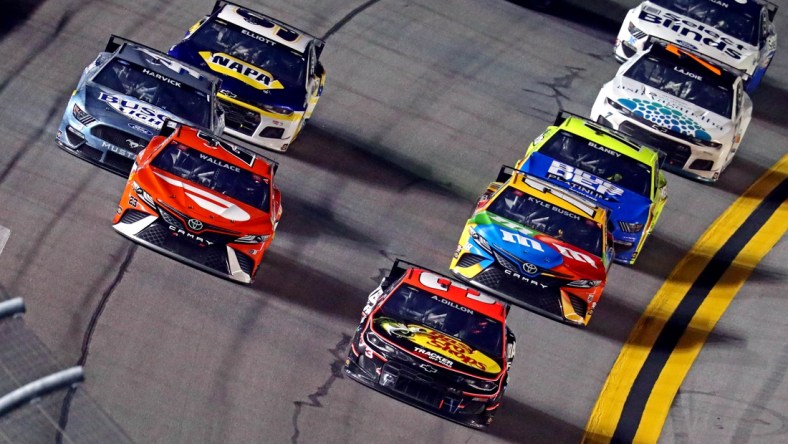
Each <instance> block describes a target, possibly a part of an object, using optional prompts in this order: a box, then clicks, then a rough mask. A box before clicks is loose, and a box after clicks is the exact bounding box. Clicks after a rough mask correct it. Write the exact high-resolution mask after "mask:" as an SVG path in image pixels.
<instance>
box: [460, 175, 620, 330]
mask: <svg viewBox="0 0 788 444" xmlns="http://www.w3.org/2000/svg"><path fill="white" fill-rule="evenodd" d="M607 226H608V210H607V209H606V208H604V207H601V206H599V205H597V204H596V203H594V202H593V201H591V200H588V199H586V198H585V197H583V196H581V195H579V194H577V193H575V192H574V191H571V190H569V189H567V188H565V187H563V186H557V185H554V184H552V183H550V182H548V181H546V180H543V179H539V178H537V177H535V176H531V175H528V174H525V173H523V172H521V171H517V170H515V169H513V168H511V167H507V166H504V167H502V168H501V171H500V173H499V174H498V178H497V179H496V181H495V182H493V183H491V184H490V185H489V186H488V188H487V190H486V191H485V192H484V194H482V196H481V197H480V198H479V200H478V202H477V204H476V209H475V210H474V212H473V214H472V215H471V218H470V219H468V221H467V222H466V223H465V228H464V229H463V231H462V235H461V236H460V241H459V243H458V245H457V250H456V251H455V253H454V257H453V259H452V261H451V264H450V265H449V268H450V269H451V271H452V273H454V275H455V276H457V277H458V278H460V279H462V280H463V281H466V282H469V283H470V284H472V285H474V286H475V287H477V288H479V289H480V290H482V291H485V292H487V293H490V294H492V295H493V296H497V297H499V298H501V299H503V300H505V301H507V302H511V303H513V304H516V305H519V306H521V307H524V308H527V309H530V310H532V311H534V312H537V313H539V314H542V315H544V316H547V317H550V318H553V319H557V320H559V321H562V322H566V323H568V324H573V325H576V326H586V325H588V322H589V321H590V319H591V315H592V314H593V313H594V309H595V308H596V305H597V303H598V302H599V298H600V296H601V295H602V291H603V290H604V288H605V283H606V281H607V271H608V268H609V267H610V264H611V262H612V258H613V238H612V236H611V235H610V233H609V232H608V228H607Z"/></svg>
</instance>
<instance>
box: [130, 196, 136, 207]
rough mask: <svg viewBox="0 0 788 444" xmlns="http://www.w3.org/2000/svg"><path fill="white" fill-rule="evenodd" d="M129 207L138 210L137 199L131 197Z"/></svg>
mask: <svg viewBox="0 0 788 444" xmlns="http://www.w3.org/2000/svg"><path fill="white" fill-rule="evenodd" d="M129 206H131V207H134V208H137V199H136V198H135V197H134V196H129Z"/></svg>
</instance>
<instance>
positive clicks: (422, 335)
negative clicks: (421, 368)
mask: <svg viewBox="0 0 788 444" xmlns="http://www.w3.org/2000/svg"><path fill="white" fill-rule="evenodd" d="M372 329H373V331H374V332H375V333H376V334H377V335H378V336H380V337H381V338H383V339H384V340H386V341H387V342H390V343H391V344H394V345H395V346H397V347H398V348H399V349H401V350H404V351H405V352H407V353H408V354H409V355H411V356H413V357H415V358H417V359H419V360H421V361H424V362H425V363H429V364H431V365H437V366H439V367H442V368H445V369H449V370H452V371H455V372H462V373H466V374H469V375H471V376H475V377H480V378H485V379H495V378H497V377H498V375H500V374H501V372H502V371H503V368H504V366H503V358H502V357H497V358H494V357H491V356H487V355H486V354H484V353H482V352H481V351H479V350H474V349H473V348H471V347H470V346H469V345H467V344H465V343H464V342H462V341H461V340H459V339H458V338H456V337H454V336H450V335H447V334H445V333H442V332H440V331H437V330H434V329H432V328H429V327H427V326H425V325H422V324H419V323H415V322H402V321H399V320H396V319H392V318H389V317H385V316H376V317H375V318H374V319H373V321H372Z"/></svg>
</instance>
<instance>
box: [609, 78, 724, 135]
mask: <svg viewBox="0 0 788 444" xmlns="http://www.w3.org/2000/svg"><path fill="white" fill-rule="evenodd" d="M610 85H611V88H610V91H609V95H608V97H609V98H610V99H611V100H615V101H616V102H618V103H620V104H621V105H622V106H624V107H626V108H628V109H629V110H631V111H632V112H633V113H634V114H635V115H636V116H638V117H640V118H642V119H645V120H647V121H648V122H651V123H653V124H655V125H656V126H657V128H655V129H657V130H659V128H660V127H661V128H665V129H667V130H668V131H672V132H676V133H679V134H683V135H685V136H689V137H695V138H698V139H701V140H707V141H712V140H713V141H724V140H725V139H726V138H729V137H730V134H731V133H732V131H733V122H732V121H731V119H729V118H727V117H724V116H721V115H719V114H715V113H713V112H711V111H707V110H705V109H703V108H701V107H699V106H697V105H694V104H692V103H690V102H688V101H686V100H682V99H679V98H677V97H675V96H673V95H671V94H668V93H666V92H663V91H660V90H658V89H656V88H652V87H650V86H647V85H645V84H643V83H640V82H637V81H635V80H633V79H630V78H629V77H624V76H619V77H616V78H615V79H614V80H613V82H611V84H610Z"/></svg>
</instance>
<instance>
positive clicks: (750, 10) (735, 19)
mask: <svg viewBox="0 0 788 444" xmlns="http://www.w3.org/2000/svg"><path fill="white" fill-rule="evenodd" d="M776 13H777V5H775V4H774V3H770V2H768V1H762V0H649V1H645V2H643V3H641V4H640V5H638V6H637V7H635V8H633V9H631V10H630V11H629V12H628V13H627V16H626V18H624V22H623V23H622V24H621V30H619V32H618V37H617V38H616V46H615V55H616V58H617V59H618V60H619V61H622V62H623V61H626V60H628V59H629V58H630V57H632V56H633V55H635V53H637V52H638V51H642V50H643V49H646V48H648V46H649V45H650V44H651V42H650V37H656V38H659V39H662V40H666V41H669V42H673V43H676V44H677V45H679V46H682V47H684V48H688V49H690V50H692V51H695V52H697V53H699V54H702V55H703V56H706V57H709V58H711V59H714V60H717V61H719V62H720V63H723V64H725V65H729V66H731V67H733V68H735V69H737V70H739V71H742V72H744V73H746V75H747V77H748V82H747V85H746V86H747V91H748V92H752V91H754V90H755V88H756V87H757V86H758V84H760V82H761V79H762V78H763V76H764V74H765V73H766V70H767V69H768V68H769V64H770V63H771V61H772V58H773V57H774V53H775V51H776V50H777V33H776V32H775V29H774V24H773V21H774V16H775V14H776Z"/></svg>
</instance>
